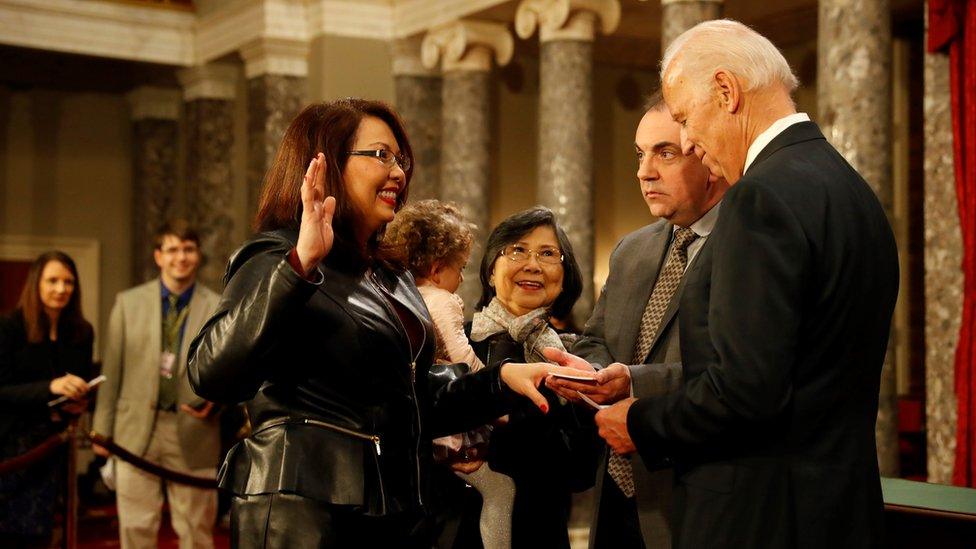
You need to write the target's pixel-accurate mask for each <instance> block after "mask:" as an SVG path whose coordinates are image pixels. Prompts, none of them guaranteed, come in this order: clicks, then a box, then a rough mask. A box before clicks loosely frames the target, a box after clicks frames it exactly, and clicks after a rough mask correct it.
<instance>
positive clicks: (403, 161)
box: [346, 149, 413, 172]
mask: <svg viewBox="0 0 976 549" xmlns="http://www.w3.org/2000/svg"><path fill="white" fill-rule="evenodd" d="M346 154H348V155H350V156H371V157H373V158H377V159H379V161H380V162H382V163H383V165H384V166H386V167H387V168H390V169H391V170H392V169H393V165H394V164H396V165H397V166H400V169H401V170H403V171H404V172H408V171H410V166H411V165H412V164H413V162H412V161H411V160H410V157H409V156H406V155H399V154H394V153H393V151H390V150H387V149H365V150H358V151H347V152H346Z"/></svg>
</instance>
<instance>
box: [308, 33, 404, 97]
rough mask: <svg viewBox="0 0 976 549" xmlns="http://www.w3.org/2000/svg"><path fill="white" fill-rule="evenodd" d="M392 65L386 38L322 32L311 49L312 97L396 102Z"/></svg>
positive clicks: (310, 89)
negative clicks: (354, 36) (347, 35)
mask: <svg viewBox="0 0 976 549" xmlns="http://www.w3.org/2000/svg"><path fill="white" fill-rule="evenodd" d="M392 67H393V59H392V57H391V54H390V45H389V43H388V42H386V41H384V40H368V39H365V38H348V37H343V36H320V37H318V38H316V39H314V40H312V42H311V45H310V49H309V57H308V83H309V90H308V97H309V100H310V101H328V100H331V99H339V98H343V97H364V98H370V99H379V100H381V101H386V102H388V103H391V104H392V103H393V102H394V99H395V97H394V95H393V74H392Z"/></svg>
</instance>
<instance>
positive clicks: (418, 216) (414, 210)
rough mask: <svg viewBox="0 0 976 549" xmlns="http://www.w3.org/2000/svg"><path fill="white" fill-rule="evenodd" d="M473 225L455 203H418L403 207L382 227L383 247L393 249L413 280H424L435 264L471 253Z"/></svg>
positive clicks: (426, 201)
mask: <svg viewBox="0 0 976 549" xmlns="http://www.w3.org/2000/svg"><path fill="white" fill-rule="evenodd" d="M474 228H475V225H474V224H473V223H470V222H469V221H468V220H467V219H466V218H465V217H464V214H462V213H461V210H460V209H459V208H458V207H457V205H456V204H454V203H451V202H441V201H440V200H433V199H429V200H420V201H417V202H413V203H409V204H407V205H406V206H404V207H403V208H402V209H401V210H400V211H399V212H397V214H396V217H395V218H394V219H393V221H391V222H390V224H388V225H387V226H386V233H385V234H384V236H383V247H384V248H387V249H392V250H395V252H396V255H397V256H399V257H400V263H402V265H403V267H404V268H406V269H407V270H409V271H410V273H411V274H413V276H414V278H418V279H419V278H427V277H428V276H430V272H431V269H432V268H433V266H434V264H435V263H445V262H447V261H451V260H453V259H454V258H456V257H459V256H461V255H463V254H466V253H468V252H469V251H470V250H471V242H472V240H473V239H474Z"/></svg>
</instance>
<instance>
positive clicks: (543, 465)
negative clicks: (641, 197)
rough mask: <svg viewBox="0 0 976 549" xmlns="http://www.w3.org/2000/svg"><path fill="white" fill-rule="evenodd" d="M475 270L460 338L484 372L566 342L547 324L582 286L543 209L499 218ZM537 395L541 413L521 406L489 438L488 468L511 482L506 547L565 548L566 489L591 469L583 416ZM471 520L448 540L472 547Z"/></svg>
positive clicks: (588, 479) (588, 429) (590, 439)
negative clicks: (466, 337)
mask: <svg viewBox="0 0 976 549" xmlns="http://www.w3.org/2000/svg"><path fill="white" fill-rule="evenodd" d="M480 276H481V286H482V294H481V300H480V301H479V302H478V305H477V308H478V309H479V311H478V312H477V313H475V315H474V318H473V320H472V323H471V332H470V338H471V344H472V347H473V348H474V350H475V353H476V354H477V355H478V357H479V358H480V359H481V360H482V361H483V362H484V363H485V364H486V365H487V366H488V368H489V369H491V368H492V367H494V366H497V365H499V364H504V363H507V362H517V363H521V362H543V361H546V358H545V357H544V356H543V354H542V350H543V349H545V348H546V347H555V348H557V349H561V350H565V348H566V346H568V344H569V343H570V341H571V340H573V339H575V336H573V335H572V334H559V333H557V332H556V330H554V329H553V327H552V325H551V324H550V323H549V318H550V317H558V318H565V317H567V316H569V314H570V312H571V311H572V308H573V305H574V304H575V303H576V300H577V299H579V296H580V294H581V293H582V289H583V282H582V275H581V274H580V269H579V265H578V264H577V262H576V257H575V256H574V255H573V247H572V245H571V244H570V242H569V238H567V236H566V233H565V232H564V231H563V230H562V229H561V228H560V227H559V225H558V223H556V218H555V215H554V214H553V213H552V211H550V210H549V209H547V208H542V207H536V208H531V209H528V210H525V211H523V212H519V213H516V214H514V215H512V216H509V217H508V218H507V219H505V220H504V221H502V222H501V223H499V224H498V226H497V227H495V229H494V230H493V231H492V232H491V235H489V237H488V243H487V245H486V250H485V255H484V258H483V259H482V261H481V275H480ZM544 393H545V395H546V398H547V401H548V408H549V413H548V414H542V413H540V412H539V411H538V410H532V409H530V408H529V407H522V408H521V409H519V410H516V411H514V412H513V413H511V414H510V417H509V421H508V422H507V423H505V424H503V425H500V426H498V427H496V428H495V429H494V431H493V432H492V435H491V441H490V442H489V447H488V465H489V466H490V467H491V468H492V470H494V471H498V472H501V473H504V474H506V475H509V476H510V477H512V479H513V480H514V481H515V504H514V508H513V511H512V547H513V548H521V547H552V548H568V547H569V536H568V531H567V523H568V520H569V511H570V503H571V497H570V495H571V493H572V492H575V491H581V490H584V489H586V488H588V487H589V486H591V485H592V484H593V476H594V471H595V470H596V459H597V456H596V452H597V450H596V449H597V448H598V445H597V443H596V441H597V438H596V431H595V428H594V427H593V421H592V413H591V412H589V411H588V410H584V409H581V408H579V409H578V408H576V407H575V406H573V405H571V404H568V403H565V402H561V401H560V400H559V398H558V397H556V396H555V394H553V393H551V392H548V390H544ZM468 492H469V493H470V492H471V491H470V490H469V491H468ZM469 499H470V498H469ZM475 507H477V502H474V503H473V504H472V502H471V501H470V500H469V501H467V502H466V503H465V510H464V511H463V514H465V515H471V514H474V511H473V509H474V508H475ZM471 523H472V521H471V520H470V518H468V517H467V516H462V518H461V526H460V529H459V533H458V537H457V539H456V540H455V542H454V543H453V546H454V547H468V546H470V545H472V544H474V541H472V540H473V539H474V538H473V536H471V532H470V527H467V526H466V525H470V524H471Z"/></svg>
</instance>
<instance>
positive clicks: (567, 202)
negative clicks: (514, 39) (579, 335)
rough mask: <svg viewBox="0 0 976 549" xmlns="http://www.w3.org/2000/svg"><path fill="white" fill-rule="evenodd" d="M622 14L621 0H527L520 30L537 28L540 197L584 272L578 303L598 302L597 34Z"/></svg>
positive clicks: (525, 33)
mask: <svg viewBox="0 0 976 549" xmlns="http://www.w3.org/2000/svg"><path fill="white" fill-rule="evenodd" d="M619 22H620V3H619V2H618V1H617V0H522V2H521V3H520V4H519V6H518V10H517V11H516V12H515V30H516V32H517V33H518V35H519V36H520V37H521V38H529V37H531V36H532V35H533V34H534V33H535V30H536V28H538V29H539V42H540V43H541V44H540V48H539V51H540V59H539V65H540V67H539V135H538V138H539V165H538V182H537V187H536V198H537V200H538V202H539V203H540V204H542V205H544V206H547V207H549V208H551V209H552V210H553V211H554V212H555V213H556V215H557V217H558V219H559V223H560V225H562V227H563V228H564V229H565V230H566V234H567V235H568V236H569V239H570V241H571V242H572V243H573V249H574V251H575V252H576V257H577V259H578V261H579V264H580V270H581V271H582V274H583V294H582V296H580V299H579V301H578V302H577V303H576V307H575V308H574V310H573V313H574V315H573V316H574V317H575V319H576V321H577V324H579V325H582V324H583V323H584V322H585V321H586V319H587V318H588V317H589V316H590V312H591V311H592V310H593V39H594V35H595V33H596V31H597V29H598V28H599V30H600V31H601V32H603V33H604V34H609V33H611V32H613V31H614V30H615V29H616V28H617V24H618V23H619Z"/></svg>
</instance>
